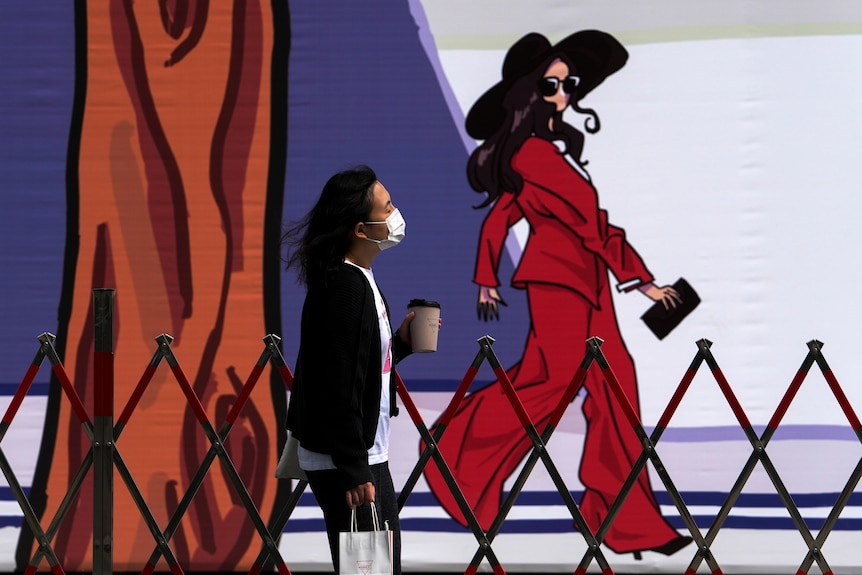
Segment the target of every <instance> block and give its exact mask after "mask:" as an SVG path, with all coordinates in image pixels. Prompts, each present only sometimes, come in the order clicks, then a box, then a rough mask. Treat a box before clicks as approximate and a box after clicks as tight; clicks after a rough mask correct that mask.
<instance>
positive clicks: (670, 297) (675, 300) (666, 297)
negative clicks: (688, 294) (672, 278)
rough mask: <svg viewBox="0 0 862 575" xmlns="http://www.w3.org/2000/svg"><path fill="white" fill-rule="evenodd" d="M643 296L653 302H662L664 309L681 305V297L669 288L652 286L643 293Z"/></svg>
mask: <svg viewBox="0 0 862 575" xmlns="http://www.w3.org/2000/svg"><path fill="white" fill-rule="evenodd" d="M644 295H646V296H647V297H648V298H650V299H651V300H653V301H660V302H662V303H663V304H664V309H672V308H675V307H676V306H677V305H678V304H680V303H682V297H681V296H680V295H679V292H678V291H676V290H675V289H673V287H671V286H664V287H656V286H652V287H651V288H649V289H648V290H647V291H645V292H644Z"/></svg>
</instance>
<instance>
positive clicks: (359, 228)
mask: <svg viewBox="0 0 862 575" xmlns="http://www.w3.org/2000/svg"><path fill="white" fill-rule="evenodd" d="M353 235H354V236H356V237H357V238H361V239H368V235H367V234H366V233H365V224H364V223H362V222H357V223H356V225H355V226H353Z"/></svg>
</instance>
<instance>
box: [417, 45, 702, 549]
mask: <svg viewBox="0 0 862 575" xmlns="http://www.w3.org/2000/svg"><path fill="white" fill-rule="evenodd" d="M627 58H628V54H627V52H626V50H625V48H623V46H622V45H620V44H619V42H617V41H616V39H614V38H613V37H612V36H610V35H609V34H606V33H604V32H599V31H595V30H586V31H581V32H577V33H575V34H572V35H571V36H569V37H567V38H565V39H564V40H562V41H560V42H559V43H558V44H556V45H553V46H552V45H551V43H550V42H549V41H548V40H547V39H546V38H545V37H544V36H542V35H540V34H528V35H527V36H524V37H523V38H521V39H520V40H519V41H518V42H517V43H516V44H515V45H513V46H512V47H511V48H510V50H509V52H508V53H507V55H506V58H505V61H504V63H503V77H502V79H501V81H500V82H498V83H497V84H496V85H494V86H493V87H492V88H491V89H489V90H488V91H487V92H486V93H485V94H484V95H482V96H481V97H480V98H479V99H478V100H477V101H476V103H475V104H473V107H472V108H471V110H470V112H469V114H468V115H467V120H466V124H467V132H468V133H469V134H470V135H471V136H473V137H474V138H476V139H478V140H484V142H483V143H482V144H481V145H480V146H479V147H478V148H477V149H476V150H475V151H474V152H473V154H472V155H471V156H470V160H469V164H468V177H469V180H470V185H471V186H472V187H473V188H474V189H475V190H476V191H477V192H480V193H483V194H485V195H486V198H485V200H484V202H482V203H481V205H480V206H479V207H485V206H488V205H491V206H492V207H491V210H490V212H489V213H488V215H487V216H486V218H485V221H484V223H483V224H482V232H481V237H480V240H479V248H478V257H477V262H476V271H475V277H474V281H475V283H477V284H478V285H479V315H480V317H482V318H483V319H486V320H487V319H489V318H494V317H499V307H498V306H499V305H500V304H502V305H505V302H504V301H503V300H502V298H501V297H500V295H499V293H498V291H497V287H498V286H499V281H498V278H497V270H498V265H499V262H500V257H501V254H502V252H503V246H504V243H505V239H506V235H507V233H508V231H509V228H511V227H512V226H513V225H514V224H515V223H516V222H518V221H519V220H521V219H522V218H523V219H525V220H526V221H527V223H528V224H529V229H530V231H529V236H528V239H527V242H526V247H525V248H524V251H523V254H522V256H521V259H520V262H519V263H518V266H517V269H516V270H515V272H514V276H513V278H512V285H513V286H514V287H515V288H518V289H525V290H526V291H527V300H528V305H529V310H530V319H531V325H530V331H529V334H528V337H527V342H526V347H525V349H524V355H523V357H522V358H521V360H520V361H519V362H518V363H517V364H515V365H514V366H513V367H511V368H510V369H509V370H508V376H509V378H510V379H511V380H512V382H513V384H514V386H515V388H516V389H517V391H518V396H519V397H520V399H521V401H522V402H523V404H524V406H525V408H526V409H527V412H528V413H529V414H530V417H531V418H532V421H533V423H534V424H535V425H536V427H537V429H539V430H541V429H543V428H544V427H545V423H546V422H547V421H548V419H549V418H550V416H551V413H552V412H553V410H554V408H555V407H556V405H557V403H558V402H559V400H560V397H561V396H562V394H563V392H564V391H565V389H566V387H567V386H568V384H569V382H570V381H571V378H572V377H573V375H574V374H575V371H576V369H577V368H578V365H579V363H580V361H581V359H582V358H583V354H582V353H581V351H580V350H581V349H583V348H582V347H581V346H582V345H583V342H584V341H586V340H587V339H588V338H589V337H592V336H598V337H600V338H601V339H602V340H604V343H603V344H602V352H603V353H604V354H605V356H606V357H607V359H608V361H609V363H610V365H611V367H612V368H613V370H614V373H615V374H616V376H617V378H618V379H619V381H620V383H621V384H622V386H623V388H624V390H625V392H626V395H627V396H628V398H629V400H630V402H631V403H632V404H633V405H634V407H635V409H636V410H637V409H638V401H637V397H638V395H637V382H636V376H635V369H634V363H633V362H632V359H631V357H630V356H629V353H628V351H627V350H626V347H625V343H624V342H623V339H622V336H621V334H620V330H619V326H618V325H617V320H616V316H615V313H614V304H613V299H612V293H611V290H612V286H611V281H610V278H609V275H608V271H610V272H611V273H613V275H614V277H615V278H616V280H617V284H616V288H617V289H619V290H621V291H639V292H640V293H642V294H643V295H645V296H646V297H648V298H650V299H651V300H654V301H660V302H663V303H664V305H665V306H668V307H670V306H675V305H676V304H677V303H678V301H679V294H678V293H677V292H676V291H675V290H674V289H673V288H672V287H669V286H665V287H658V286H656V285H655V284H654V283H653V276H652V274H651V273H650V272H649V270H647V268H646V266H645V265H644V263H643V261H641V258H640V256H639V255H638V253H637V252H636V251H635V250H634V248H632V246H630V245H629V244H628V242H627V241H626V237H625V232H624V230H623V229H622V228H618V227H615V226H613V225H611V224H610V223H609V222H608V215H607V213H606V212H605V211H604V210H602V209H601V208H600V207H599V203H598V196H597V194H596V190H595V188H594V187H593V186H592V184H591V182H590V179H589V176H588V175H587V174H586V171H585V170H584V162H582V161H581V150H582V147H583V142H584V135H583V133H581V132H580V131H579V130H577V129H576V128H574V127H573V126H571V125H569V124H567V123H566V122H565V121H564V120H563V112H564V111H565V110H566V108H567V107H569V106H571V107H572V108H573V109H574V110H575V111H577V112H580V113H583V114H587V115H588V120H587V122H586V125H585V128H586V131H587V132H590V133H594V132H596V131H598V129H599V119H598V115H597V114H596V113H595V112H594V111H593V110H589V109H582V108H580V107H579V105H578V102H579V100H580V99H581V98H583V97H584V96H585V95H586V94H588V93H589V92H590V91H591V90H593V89H594V88H595V87H596V86H598V85H599V84H600V83H601V82H602V81H604V79H605V78H607V77H608V76H610V75H611V74H613V73H614V72H616V71H618V70H619V69H620V68H622V67H623V65H624V64H625V62H626V59H627ZM585 387H586V391H587V396H586V398H585V400H584V403H583V411H584V415H585V417H586V423H587V430H586V439H585V444H584V449H583V456H582V459H581V466H580V479H581V482H582V483H583V485H584V487H585V491H584V496H583V499H582V500H581V502H580V507H581V511H582V512H583V514H584V517H585V518H586V520H587V523H588V524H589V526H590V528H591V530H592V531H593V532H595V531H596V530H597V529H598V527H599V525H600V523H601V521H602V519H603V518H604V517H605V515H606V514H607V512H608V509H609V507H610V506H611V504H612V503H613V501H614V498H615V497H616V495H617V493H618V492H619V491H620V489H621V487H622V484H623V482H624V481H625V478H626V476H627V475H628V473H629V472H630V471H631V469H632V467H633V465H634V462H635V460H636V459H637V457H638V455H639V454H640V451H641V444H640V442H639V441H638V439H637V437H636V436H635V434H634V432H633V430H632V429H631V427H630V425H629V424H628V423H627V420H626V418H625V416H624V414H623V412H622V410H621V408H620V407H619V406H618V405H617V403H616V401H615V400H614V398H613V397H612V394H611V390H610V388H609V386H608V384H607V382H606V381H605V380H604V378H603V377H602V376H601V373H600V372H599V371H598V370H596V369H591V370H590V372H589V374H588V377H587V380H586V382H585ZM510 415H511V417H509V416H510ZM531 447H532V444H531V443H530V441H529V439H528V438H527V437H526V435H525V434H524V432H523V430H522V429H521V426H520V424H519V422H518V419H517V418H516V417H514V413H513V412H512V411H511V407H510V406H509V404H508V400H507V399H506V397H505V395H504V394H503V392H502V390H501V388H500V386H498V385H491V386H488V387H486V388H484V389H481V390H479V391H477V392H475V393H473V394H471V395H469V396H467V398H466V400H465V401H464V402H463V404H462V405H461V408H460V409H459V411H458V413H457V415H456V416H455V418H454V419H453V421H452V422H451V424H450V425H449V427H448V428H447V430H446V433H445V434H444V436H443V439H442V441H441V444H440V449H441V451H442V453H443V454H444V456H445V457H446V460H447V462H449V464H450V465H451V466H452V468H453V473H454V474H455V477H456V479H457V480H458V483H459V485H460V486H461V488H462V490H463V492H464V495H465V496H466V497H467V500H468V501H469V503H470V504H471V506H472V507H473V509H474V510H475V512H476V516H477V518H478V520H479V523H480V524H481V525H482V527H483V528H484V529H486V530H487V529H488V528H489V527H490V525H491V523H492V521H493V519H494V517H495V515H496V514H497V511H498V510H499V507H500V502H501V499H502V491H503V484H504V482H505V481H506V479H507V478H508V477H509V476H510V475H512V473H513V472H514V471H515V470H516V468H517V467H518V464H519V463H520V462H521V461H522V459H523V458H524V456H525V455H526V454H527V453H528V451H529V450H530V448H531ZM426 478H427V480H428V483H429V485H430V487H431V490H432V491H433V493H434V495H435V496H436V497H437V499H438V500H439V501H440V503H441V504H442V505H443V507H444V508H445V509H446V510H447V511H448V513H449V514H450V515H452V517H453V518H454V519H456V520H457V521H460V522H461V523H462V524H466V522H465V521H464V518H463V515H462V514H461V512H460V511H459V509H458V506H457V504H456V502H455V500H454V499H453V498H452V496H451V494H450V493H449V490H448V488H447V486H446V485H445V483H444V481H443V479H442V477H441V476H440V473H439V471H438V470H437V469H436V467H434V466H429V467H427V468H426ZM690 541H691V538H690V537H686V536H681V535H679V534H678V533H677V532H676V531H675V530H674V529H673V528H672V527H671V526H670V525H669V524H668V523H667V521H666V520H665V518H664V517H663V516H662V515H661V513H660V510H659V506H658V504H657V503H656V500H655V497H654V495H653V492H652V488H651V486H650V483H649V478H648V476H647V474H646V471H644V472H643V473H641V475H640V477H639V478H638V480H637V483H636V484H635V486H634V487H633V489H632V491H631V492H630V494H629V496H628V498H627V499H626V500H625V503H624V504H623V506H622V509H621V510H620V513H619V514H618V515H617V517H616V519H615V521H614V522H613V524H612V527H611V529H610V531H609V532H608V534H607V537H606V538H605V543H606V545H607V546H608V547H609V548H610V549H612V550H614V551H615V552H618V553H622V552H635V553H636V554H638V555H639V554H640V552H642V551H657V552H659V553H664V554H667V555H669V554H671V553H674V552H676V551H678V550H679V549H681V548H682V547H683V546H685V545H686V544H688V543H689V542H690Z"/></svg>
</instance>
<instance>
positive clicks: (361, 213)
mask: <svg viewBox="0 0 862 575" xmlns="http://www.w3.org/2000/svg"><path fill="white" fill-rule="evenodd" d="M376 182H377V175H376V174H375V173H374V170H372V169H371V168H369V167H368V166H364V165H360V166H356V167H354V168H351V169H349V170H344V171H342V172H338V173H337V174H335V175H334V176H332V177H331V178H329V180H328V181H327V182H326V185H324V186H323V191H321V192H320V198H318V200H317V203H316V204H314V207H313V208H311V211H309V212H308V213H307V214H306V215H305V217H303V218H302V219H301V220H300V221H299V222H297V223H296V224H294V225H293V226H292V227H291V228H289V229H288V230H287V232H285V234H284V236H282V243H283V244H286V245H287V246H288V248H287V267H288V268H291V267H292V268H295V269H296V273H297V281H298V282H299V283H301V284H305V285H306V286H309V287H310V286H315V285H320V284H322V283H323V282H324V280H325V277H326V270H327V269H329V268H330V267H332V266H334V265H337V264H340V263H341V261H342V260H343V259H344V256H345V254H346V253H347V247H348V245H349V237H350V233H351V232H352V231H353V228H354V226H355V225H356V224H357V223H358V222H363V221H365V220H367V219H368V217H369V214H370V213H371V210H372V208H373V205H374V197H373V190H374V184H375V183H376Z"/></svg>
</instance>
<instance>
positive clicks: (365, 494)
mask: <svg viewBox="0 0 862 575" xmlns="http://www.w3.org/2000/svg"><path fill="white" fill-rule="evenodd" d="M373 502H374V484H373V483H371V482H370V481H369V482H368V483H363V484H362V485H357V486H356V487H354V488H353V489H348V491H347V506H348V507H351V508H352V507H360V506H362V505H365V504H366V503H373Z"/></svg>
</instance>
